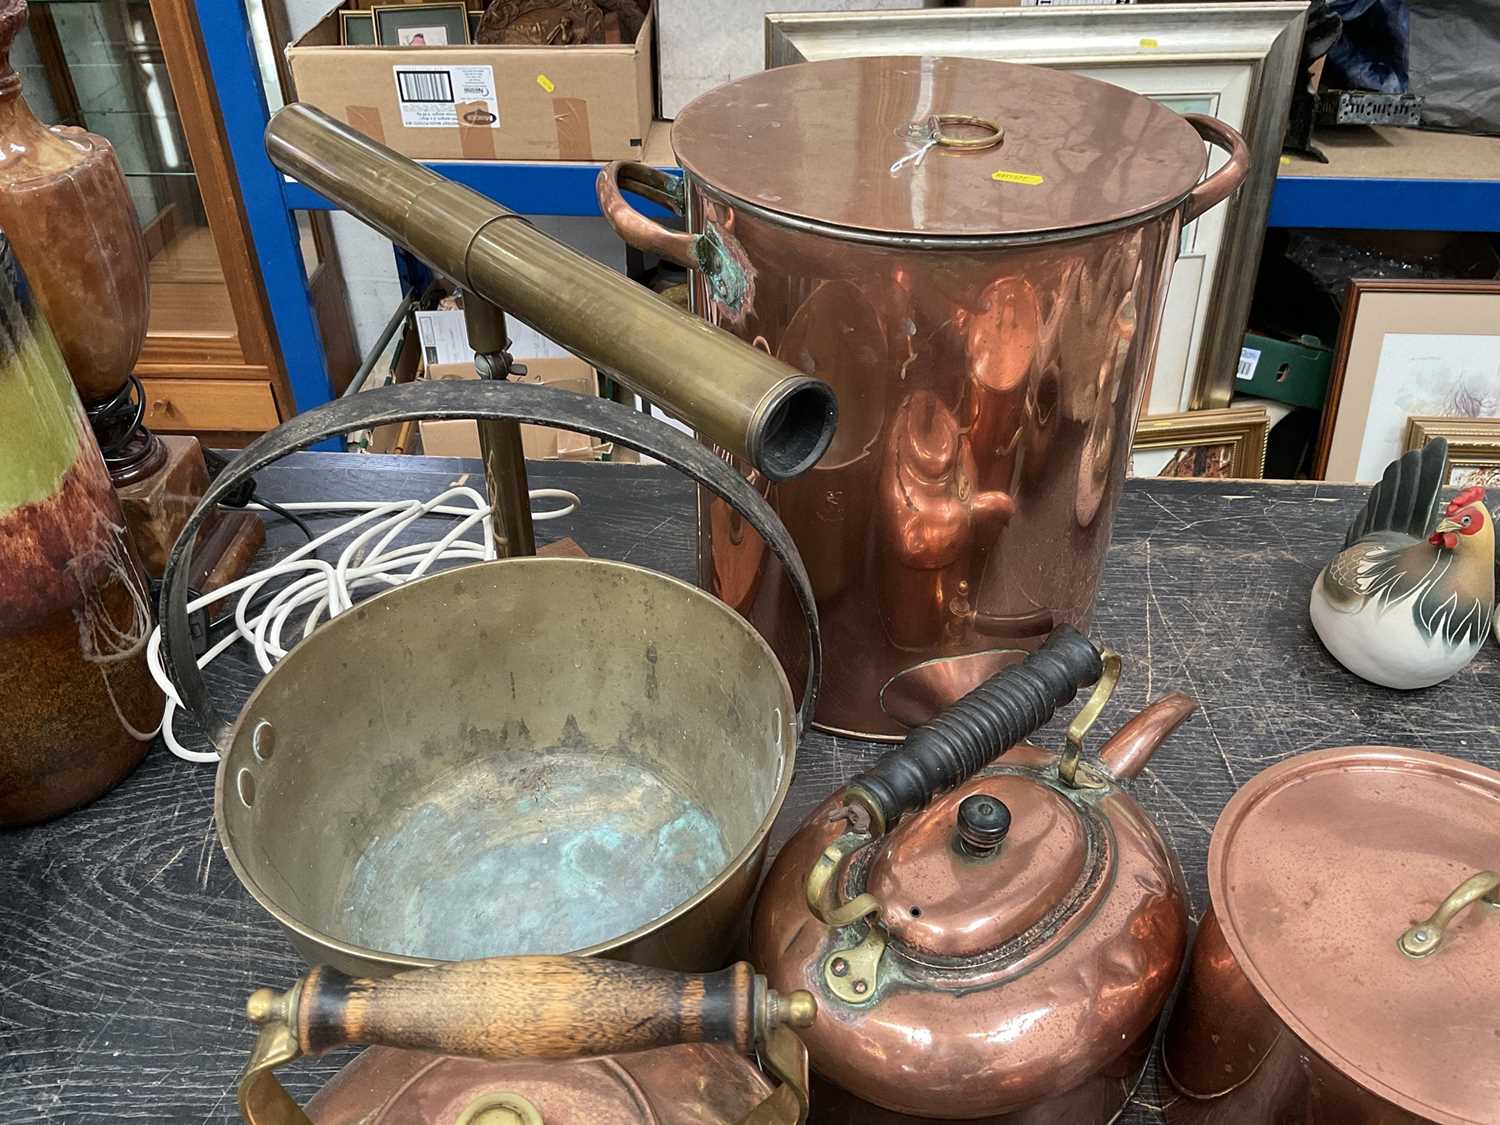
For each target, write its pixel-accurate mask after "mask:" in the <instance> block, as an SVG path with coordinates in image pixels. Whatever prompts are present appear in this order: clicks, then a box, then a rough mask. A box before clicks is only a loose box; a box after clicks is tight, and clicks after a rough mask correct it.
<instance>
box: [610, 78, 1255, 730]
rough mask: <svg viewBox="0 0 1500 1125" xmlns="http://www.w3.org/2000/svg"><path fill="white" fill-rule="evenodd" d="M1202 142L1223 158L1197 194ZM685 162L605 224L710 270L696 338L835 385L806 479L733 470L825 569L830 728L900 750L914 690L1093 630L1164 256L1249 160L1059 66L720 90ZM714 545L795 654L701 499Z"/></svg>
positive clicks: (788, 610)
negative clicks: (661, 219) (906, 675)
mask: <svg viewBox="0 0 1500 1125" xmlns="http://www.w3.org/2000/svg"><path fill="white" fill-rule="evenodd" d="M1204 141H1208V142H1209V143H1210V144H1212V145H1214V146H1217V147H1218V148H1221V149H1224V150H1226V151H1227V152H1228V153H1229V157H1228V160H1227V162H1226V163H1225V164H1224V165H1223V166H1222V167H1221V168H1219V169H1218V170H1217V171H1215V172H1214V173H1213V174H1212V175H1210V176H1209V177H1208V178H1207V179H1206V180H1205V179H1202V177H1203V174H1204V171H1205V168H1206V165H1207V159H1206V156H1205V148H1204ZM672 145H673V148H674V149H675V151H676V154H677V158H678V161H679V163H680V164H681V165H682V168H683V172H684V175H683V177H682V178H680V179H679V178H676V177H673V176H669V175H666V174H665V173H663V172H661V171H659V170H656V169H653V168H650V167H647V166H645V165H641V164H632V163H616V164H612V165H610V166H609V167H608V168H606V169H604V170H603V172H601V174H600V177H599V200H600V204H601V206H602V208H603V210H604V213H605V215H606V217H607V218H609V219H610V221H611V222H612V223H613V224H614V226H615V229H616V230H617V231H619V232H620V234H621V236H622V237H623V238H624V239H625V240H626V241H627V242H629V243H631V244H632V245H634V246H637V247H640V248H642V249H645V250H648V251H653V252H655V253H658V254H660V255H661V256H663V257H665V258H668V259H670V260H671V261H673V262H676V263H677V264H679V265H682V266H685V267H687V268H688V269H689V270H690V271H691V301H692V307H693V308H694V309H695V310H696V311H697V312H698V313H699V315H701V316H702V317H704V319H706V320H707V321H709V322H710V323H712V324H715V325H720V326H722V327H724V328H726V329H728V330H729V331H731V332H733V333H735V334H736V335H738V336H740V337H741V338H742V339H744V340H746V341H749V342H751V343H753V344H754V345H755V346H756V347H757V348H760V349H762V350H764V351H766V352H769V353H770V354H771V355H774V356H777V357H779V358H780V359H782V360H784V361H786V362H787V363H788V364H790V365H791V366H792V367H795V368H797V369H799V370H801V371H804V372H807V373H809V374H815V375H817V376H818V377H820V378H822V379H825V380H826V381H827V382H828V383H829V384H830V385H831V386H832V387H833V389H834V392H835V393H836V395H837V396H838V401H839V413H840V420H839V431H838V434H837V435H836V437H835V438H834V441H833V445H832V448H831V449H830V450H829V452H828V453H827V454H826V455H825V456H824V457H823V458H822V459H821V461H819V463H818V464H817V466H816V467H814V468H813V469H812V470H811V471H810V472H808V473H806V474H804V475H802V476H800V477H799V478H798V479H797V480H788V481H782V482H774V481H770V480H768V479H766V478H765V477H764V475H763V474H760V473H758V472H757V471H755V469H754V467H753V466H751V465H742V468H743V469H744V471H745V473H746V475H747V476H748V477H749V478H750V479H751V481H752V483H754V484H755V485H756V486H757V487H759V488H760V489H761V490H762V491H763V492H764V493H765V494H766V496H767V498H768V499H769V500H770V502H771V503H772V505H773V506H774V507H775V509H776V510H777V512H778V513H779V514H780V516H781V518H782V520H783V521H785V523H786V525H787V527H788V528H789V529H790V530H791V532H792V536H793V538H794V539H795V540H796V542H797V545H798V547H799V548H800V549H801V552H802V556H803V558H804V559H805V560H806V562H807V569H808V571H809V573H810V574H811V576H812V580H813V586H814V589H815V591H816V593H817V599H818V612H819V613H820V615H821V616H822V620H823V627H824V636H825V643H826V644H827V648H828V668H827V671H826V673H825V675H824V677H823V688H822V691H821V693H820V696H819V701H818V713H817V716H816V718H817V722H818V724H819V726H821V727H824V728H825V729H829V730H832V731H835V732H847V733H851V734H855V735H858V736H861V737H872V738H884V739H896V738H899V737H901V735H902V733H903V732H902V729H901V727H900V725H899V724H898V723H897V722H896V721H895V720H894V719H893V718H891V717H890V716H889V715H888V714H887V713H886V712H885V711H884V710H883V709H882V708H881V706H880V694H881V690H882V688H883V687H884V686H885V685H886V684H887V683H888V682H889V681H890V680H891V679H892V678H893V677H895V676H896V675H897V674H899V673H902V672H904V671H907V670H908V669H912V668H914V667H916V666H918V665H924V666H926V668H927V669H928V671H929V673H930V674H931V675H933V676H936V677H939V678H941V677H943V675H944V673H943V672H942V670H941V668H940V667H938V666H937V665H936V664H934V663H933V662H935V661H939V660H941V659H943V658H951V657H956V656H963V655H965V654H970V653H975V652H981V651H986V650H991V649H1002V648H1015V647H1018V646H1019V647H1024V648H1034V647H1035V646H1036V645H1037V644H1038V643H1040V641H1041V640H1042V638H1044V637H1045V636H1046V635H1047V634H1048V633H1049V632H1050V631H1051V630H1052V628H1053V627H1054V626H1055V625H1057V624H1060V623H1068V624H1072V625H1075V626H1079V627H1082V626H1083V625H1084V624H1085V623H1086V621H1087V618H1088V615H1089V612H1090V608H1091V607H1092V604H1093V599H1094V593H1095V589H1096V587H1097V585H1098V581H1099V572H1100V567H1101V566H1102V564H1103V561H1104V553H1105V549H1106V547H1107V546H1108V543H1109V533H1110V527H1111V524H1112V521H1113V516H1114V510H1115V505H1116V502H1117V500H1118V499H1119V494H1120V488H1121V486H1122V484H1123V482H1124V477H1125V464H1126V460H1127V459H1128V457H1129V455H1130V446H1131V435H1132V433H1133V432H1134V427H1135V421H1136V416H1137V413H1138V410H1139V406H1140V403H1141V401H1142V398H1143V395H1144V392H1145V389H1146V384H1147V381H1148V379H1149V376H1150V373H1151V370H1152V367H1153V363H1154V359H1155V355H1156V343H1157V334H1158V330H1159V328H1160V324H1161V317H1162V308H1163V302H1164V297H1165V294H1166V291H1167V282H1168V280H1169V278H1170V274H1171V269H1172V263H1173V260H1174V259H1175V258H1176V256H1177V252H1178V246H1179V243H1180V242H1181V239H1182V236H1183V232H1184V230H1185V228H1186V227H1187V226H1188V224H1190V223H1192V222H1193V220H1194V219H1196V218H1198V217H1199V216H1200V215H1202V214H1203V213H1204V212H1205V211H1207V210H1208V209H1209V208H1210V207H1213V206H1214V205H1215V204H1217V203H1219V202H1220V201H1222V200H1223V199H1224V198H1226V197H1227V196H1228V195H1229V194H1230V193H1231V192H1233V191H1234V190H1235V188H1236V187H1237V186H1238V185H1239V184H1240V182H1241V180H1243V179H1244V176H1245V173H1246V171H1247V170H1248V165H1249V156H1248V152H1247V150H1246V147H1245V143H1244V141H1243V140H1242V139H1241V138H1240V137H1239V135H1238V134H1237V133H1235V131H1234V130H1233V129H1230V128H1229V127H1228V126H1226V125H1224V124H1223V123H1222V122H1219V121H1216V120H1214V119H1212V118H1209V117H1203V116H1199V115H1197V114H1186V115H1183V116H1179V115H1178V114H1176V113H1174V112H1172V111H1171V110H1170V109H1168V108H1166V107H1165V106H1162V105H1159V104H1157V103H1155V102H1152V101H1150V100H1148V99H1146V98H1143V97H1140V96H1138V95H1136V94H1133V93H1130V92H1129V91H1126V90H1122V89H1120V88H1118V87H1115V86H1111V85H1108V84H1106V83H1103V82H1097V81H1093V80H1091V79H1087V78H1082V77H1078V76H1075V75H1069V74H1064V73H1061V72H1058V71H1054V70H1048V69H1045V68H1041V67H1031V66H1018V65H1011V64H1007V63H1000V62H991V61H986V60H981V59H943V58H862V59H841V60H832V61H825V62H814V63H806V64H801V65H797V66H789V67H783V68H780V69H775V70H770V71H766V72H764V73H761V74H755V75H752V76H750V77H748V78H744V79H741V80H739V81H736V82H732V83H729V84H728V85H725V86H720V87H718V88H717V89H715V90H711V91H710V92H708V93H707V94H704V95H703V96H702V97H700V98H698V99H697V100H696V101H694V102H692V103H691V104H690V105H688V106H687V107H686V108H684V109H683V111H682V113H681V114H680V115H679V116H678V118H677V120H676V122H675V124H674V125H673V127H672ZM1200 180H1201V182H1200ZM622 190H623V191H628V192H633V193H636V194H639V195H641V196H644V197H646V198H649V199H652V200H654V201H655V202H657V203H660V204H664V205H667V206H669V207H671V208H673V209H675V210H676V211H677V212H678V213H679V214H681V215H682V216H684V218H685V220H686V226H687V229H686V231H673V230H668V229H667V228H666V227H664V226H662V225H660V224H658V223H656V222H654V221H653V220H651V219H648V218H647V217H645V216H644V215H642V214H641V213H639V212H637V211H635V210H633V209H632V208H631V206H630V204H629V203H628V202H626V200H625V199H624V197H623V196H622V194H621V192H622ZM700 538H701V554H702V579H703V581H704V584H705V585H707V586H708V587H709V588H710V589H713V590H715V591H716V592H717V593H718V594H719V595H720V596H721V597H723V598H724V599H725V600H727V601H728V602H729V603H730V604H731V605H734V606H736V607H738V608H741V609H742V610H743V611H744V612H745V613H746V614H747V615H748V616H749V617H750V618H751V620H753V621H755V622H756V623H757V624H758V625H759V626H760V627H761V629H762V631H763V632H765V633H766V634H767V635H768V636H772V637H773V643H774V644H775V645H776V647H777V651H778V652H779V653H781V654H782V655H783V657H784V658H785V659H788V660H795V659H796V648H797V646H798V644H799V643H800V642H799V641H798V639H797V638H798V634H797V632H796V629H797V628H799V626H797V624H796V620H795V616H796V615H795V613H794V612H793V609H792V606H791V603H790V602H789V600H788V599H787V597H786V593H785V589H784V586H783V583H781V582H780V581H778V580H777V570H778V568H777V565H776V563H775V561H774V559H772V558H771V557H770V556H769V555H768V554H767V552H766V550H765V548H764V547H763V546H762V544H761V543H760V542H759V541H757V540H756V539H755V537H754V536H753V535H748V534H746V533H745V530H744V529H743V528H742V527H741V526H739V523H738V520H737V519H736V517H735V516H734V514H733V513H732V512H730V511H728V510H727V509H726V508H725V507H724V506H723V505H722V504H721V503H719V502H718V501H717V500H715V499H714V498H713V497H710V496H706V495H705V496H704V497H703V502H702V505H701V513H700ZM971 667H972V666H971ZM980 678H982V676H981V677H980ZM793 679H794V680H795V679H796V676H795V675H794V676H793ZM977 682H978V680H971V681H967V682H965V683H963V684H959V685H955V687H954V690H953V692H951V693H950V694H949V697H948V698H947V699H946V700H944V702H952V700H953V699H954V698H957V695H959V694H962V690H963V689H964V688H967V687H972V686H973V685H974V683H977Z"/></svg>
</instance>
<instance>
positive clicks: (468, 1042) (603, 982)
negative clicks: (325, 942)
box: [239, 956, 817, 1125]
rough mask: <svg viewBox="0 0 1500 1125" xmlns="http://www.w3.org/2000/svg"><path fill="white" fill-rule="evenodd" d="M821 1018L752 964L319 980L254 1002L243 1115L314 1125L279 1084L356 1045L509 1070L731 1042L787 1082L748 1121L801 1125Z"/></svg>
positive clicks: (521, 968) (597, 964)
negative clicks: (285, 1075) (283, 1069)
mask: <svg viewBox="0 0 1500 1125" xmlns="http://www.w3.org/2000/svg"><path fill="white" fill-rule="evenodd" d="M816 1012H817V1005H816V1001H815V1000H814V999H813V997H812V995H811V994H810V993H806V992H793V993H789V994H787V995H781V994H779V993H776V992H774V991H773V990H771V989H770V988H768V987H767V985H766V981H765V978H764V977H761V976H758V975H757V974H756V973H755V971H754V969H753V968H752V967H751V966H750V965H749V964H747V963H745V962H739V963H737V964H734V965H731V966H730V967H729V968H727V969H724V970H721V971H720V972H717V973H707V974H690V973H673V972H668V971H666V970H663V969H652V968H647V967H645V966H640V965H631V964H627V963H624V962H619V961H609V960H605V959H603V958H588V957H568V956H531V957H495V958H490V959H488V960H483V961H465V962H457V963H453V964H447V965H440V966H437V967H435V968H430V969H418V970H414V971H412V972H408V973H400V974H397V975H396V976H394V977H389V978H386V979H381V980H377V979H356V978H351V977H348V976H345V975H344V974H343V973H340V972H337V971H335V970H332V969H328V968H317V969H314V970H313V971H312V972H310V973H309V974H308V975H307V976H306V977H304V978H303V979H302V980H301V981H299V982H298V983H297V984H296V985H294V986H293V987H292V988H291V989H289V990H288V991H286V992H284V993H280V994H277V993H275V992H272V991H271V990H269V989H261V990H259V991H257V992H255V993H254V994H252V995H251V997H250V999H249V1001H248V1002H247V1004H246V1013H247V1015H248V1016H249V1019H250V1021H251V1022H252V1023H253V1024H255V1025H256V1027H257V1028H258V1029H259V1035H258V1038H257V1040H256V1045H255V1050H254V1053H253V1054H252V1056H251V1058H250V1061H249V1062H248V1064H247V1065H246V1067H245V1070H244V1072H243V1073H242V1074H241V1076H240V1082H239V1104H240V1113H241V1116H242V1117H243V1118H244V1120H245V1121H246V1123H247V1125H310V1123H309V1120H308V1118H307V1115H306V1114H305V1113H304V1112H303V1110H302V1109H301V1107H300V1106H298V1105H297V1104H296V1102H295V1101H293V1100H292V1098H291V1096H290V1095H288V1094H287V1093H286V1091H285V1089H284V1088H283V1087H282V1086H281V1084H280V1083H279V1082H278V1081H277V1079H276V1076H275V1074H274V1073H273V1071H274V1070H275V1069H276V1068H277V1067H279V1066H282V1065H284V1064H285V1063H288V1062H291V1061H293V1060H294V1059H296V1058H298V1057H300V1056H301V1055H304V1054H308V1055H313V1054H321V1053H322V1052H324V1051H327V1050H331V1049H333V1048H335V1047H341V1046H348V1045H353V1044H362V1045H370V1046H387V1047H402V1048H407V1049H411V1050H423V1051H438V1052H442V1053H445V1054H450V1055H460V1056H465V1057H469V1058H479V1059H489V1060H491V1061H505V1060H509V1059H520V1058H543V1059H574V1058H587V1057H592V1056H597V1055H606V1054H619V1053H623V1052H629V1051H644V1050H651V1049H653V1048H657V1047H666V1046H671V1045H673V1044H678V1043H723V1044H725V1045H726V1046H730V1047H733V1048H734V1049H736V1050H738V1051H739V1052H741V1053H742V1054H749V1053H751V1052H758V1053H759V1054H760V1055H761V1057H762V1059H763V1060H764V1061H765V1063H766V1065H767V1068H768V1069H770V1070H772V1071H773V1073H775V1074H776V1075H777V1076H778V1077H780V1078H781V1079H782V1082H783V1086H782V1087H781V1088H779V1089H778V1090H777V1091H776V1092H775V1093H774V1094H772V1095H771V1097H770V1098H768V1099H767V1101H766V1102H764V1103H762V1105H761V1106H759V1107H757V1109H756V1110H754V1111H752V1113H751V1115H750V1117H748V1118H747V1119H746V1120H747V1121H754V1122H763V1123H765V1125H800V1122H802V1121H803V1120H805V1117H806V1110H807V1087H806V1055H805V1051H804V1050H803V1048H802V1046H801V1042H800V1040H798V1039H797V1037H796V1035H795V1034H794V1033H793V1029H795V1028H803V1027H808V1026H810V1025H811V1024H812V1021H813V1019H814V1017H815V1015H816ZM799 1070H800V1074H801V1076H800V1078H799V1076H798V1073H799ZM799 1083H800V1084H799ZM788 1087H792V1088H791V1089H788ZM783 1091H785V1092H783ZM778 1106H779V1107H780V1110H779V1111H778V1110H777V1107H778ZM757 1115H759V1116H757Z"/></svg>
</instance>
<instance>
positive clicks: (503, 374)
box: [463, 291, 536, 559]
mask: <svg viewBox="0 0 1500 1125" xmlns="http://www.w3.org/2000/svg"><path fill="white" fill-rule="evenodd" d="M463 297H464V325H465V327H466V328H467V329H468V332H469V343H470V345H471V346H472V347H473V348H474V366H475V368H476V369H477V370H478V372H479V377H480V378H481V379H489V380H493V381H497V382H502V383H503V382H505V381H506V380H508V379H509V378H510V377H511V376H512V375H524V374H526V368H524V367H521V366H519V365H517V364H516V363H515V362H514V361H513V360H512V359H511V356H510V339H509V338H508V337H507V336H506V333H505V313H504V312H503V311H501V310H500V309H499V308H497V307H496V306H494V305H492V304H490V302H488V301H486V300H485V299H484V298H483V297H481V296H479V295H478V294H477V293H474V292H472V291H465V292H464V295H463ZM479 451H480V454H481V456H482V457H483V459H484V483H485V491H486V492H487V493H488V495H489V498H490V503H491V504H492V505H493V507H492V508H491V510H490V523H491V525H492V526H493V527H494V529H495V551H496V553H497V554H498V555H499V557H500V558H502V559H505V558H512V557H514V556H516V555H534V554H536V535H535V533H534V531H533V529H532V525H531V492H530V489H529V488H528V487H527V483H526V453H525V450H524V449H523V448H522V446H521V424H520V423H519V422H515V421H494V420H489V421H480V422H479Z"/></svg>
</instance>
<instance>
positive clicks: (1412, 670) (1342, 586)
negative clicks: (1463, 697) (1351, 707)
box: [1310, 438, 1495, 688]
mask: <svg viewBox="0 0 1500 1125" xmlns="http://www.w3.org/2000/svg"><path fill="white" fill-rule="evenodd" d="M1447 459H1448V443H1447V442H1446V441H1444V440H1443V439H1442V438H1434V439H1433V440H1432V441H1430V442H1428V443H1427V444H1426V445H1425V446H1424V447H1423V448H1421V449H1418V450H1413V451H1412V452H1410V453H1408V454H1406V455H1405V456H1404V457H1402V458H1401V459H1400V460H1399V461H1395V462H1392V464H1391V465H1390V466H1389V467H1387V469H1386V471H1385V477H1384V478H1383V479H1382V480H1381V482H1380V483H1379V484H1378V485H1376V486H1375V489H1374V491H1373V492H1371V493H1370V499H1369V501H1368V503H1366V505H1365V510H1364V512H1363V513H1362V514H1361V515H1360V517H1359V519H1357V520H1356V521H1355V522H1354V525H1353V526H1352V527H1350V529H1349V534H1348V537H1347V538H1346V539H1345V540H1344V549H1343V551H1342V552H1340V553H1339V555H1338V556H1337V557H1336V558H1335V559H1334V560H1333V561H1332V562H1330V563H1329V564H1328V565H1327V566H1325V567H1324V568H1323V572H1322V573H1321V574H1319V575H1318V580H1317V582H1315V583H1314V584H1313V591H1312V603H1311V607H1310V608H1311V611H1312V621H1313V628H1315V629H1316V630H1317V632H1318V636H1319V637H1321V638H1322V640H1323V643H1324V644H1325V645H1327V646H1328V651H1329V652H1331V653H1333V655H1334V657H1335V658H1337V660H1338V661H1339V663H1340V664H1342V665H1343V666H1344V667H1345V668H1348V669H1349V670H1350V671H1351V672H1353V673H1355V674H1356V675H1359V676H1363V677H1364V678H1365V679H1367V680H1370V681H1372V682H1374V683H1377V684H1383V685H1384V686H1385V687H1391V688H1424V687H1431V686H1432V685H1433V684H1437V683H1441V682H1442V681H1443V680H1446V679H1447V678H1448V677H1449V676H1451V675H1453V674H1454V673H1455V672H1457V671H1458V670H1459V669H1460V668H1462V667H1464V665H1466V664H1468V663H1469V661H1470V660H1472V659H1474V654H1475V653H1477V652H1478V651H1479V648H1480V646H1481V645H1483V644H1484V642H1485V639H1486V638H1487V637H1488V636H1489V630H1490V619H1491V618H1492V617H1493V615H1494V612H1495V529H1494V523H1493V522H1492V521H1493V516H1492V514H1491V513H1490V511H1489V510H1488V509H1487V508H1486V507H1485V504H1484V489H1482V488H1466V489H1464V490H1463V491H1462V492H1460V493H1459V494H1458V495H1457V496H1455V497H1454V498H1453V499H1452V500H1451V501H1450V502H1449V503H1448V505H1447V507H1446V508H1444V509H1443V512H1442V517H1441V518H1440V519H1435V517H1436V515H1437V508H1438V493H1439V491H1440V489H1441V487H1442V481H1443V476H1444V468H1445V466H1446V463H1447Z"/></svg>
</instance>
